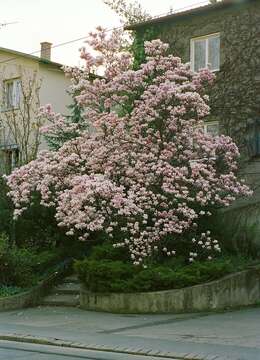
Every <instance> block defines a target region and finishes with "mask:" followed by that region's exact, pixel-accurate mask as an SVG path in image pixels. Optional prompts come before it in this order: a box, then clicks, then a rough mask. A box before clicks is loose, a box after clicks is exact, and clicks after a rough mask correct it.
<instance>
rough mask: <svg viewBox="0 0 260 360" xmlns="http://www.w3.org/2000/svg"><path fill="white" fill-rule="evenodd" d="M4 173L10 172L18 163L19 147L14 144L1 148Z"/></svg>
mask: <svg viewBox="0 0 260 360" xmlns="http://www.w3.org/2000/svg"><path fill="white" fill-rule="evenodd" d="M2 152H3V158H4V159H3V160H4V168H5V173H6V174H10V173H11V172H12V170H14V169H15V168H16V167H17V166H18V164H19V155H20V154H19V149H18V147H17V146H16V145H11V146H8V147H6V148H4V149H2Z"/></svg>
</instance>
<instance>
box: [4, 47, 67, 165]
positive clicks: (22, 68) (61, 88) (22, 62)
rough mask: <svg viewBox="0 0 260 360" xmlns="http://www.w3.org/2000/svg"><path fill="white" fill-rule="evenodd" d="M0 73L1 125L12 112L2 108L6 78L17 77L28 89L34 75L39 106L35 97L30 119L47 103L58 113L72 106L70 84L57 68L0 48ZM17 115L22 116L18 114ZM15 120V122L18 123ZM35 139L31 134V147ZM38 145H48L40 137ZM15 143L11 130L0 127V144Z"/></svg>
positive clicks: (9, 117)
mask: <svg viewBox="0 0 260 360" xmlns="http://www.w3.org/2000/svg"><path fill="white" fill-rule="evenodd" d="M0 74H1V76H0V82H1V87H0V99H1V104H2V108H1V113H0V118H1V120H2V123H3V124H4V123H6V121H7V120H8V119H12V115H11V112H10V111H6V109H4V104H3V100H4V96H3V91H2V89H3V86H2V84H3V82H4V81H5V80H9V79H14V78H20V79H21V81H22V83H23V84H25V85H26V86H27V85H28V84H29V81H30V80H31V79H32V78H33V76H34V74H36V77H37V83H38V84H41V85H40V90H39V104H38V99H36V96H35V102H34V104H35V103H36V102H37V106H35V105H34V106H32V107H31V108H32V113H33V114H34V115H33V117H34V116H35V114H36V113H37V109H38V107H39V106H43V105H46V104H51V105H52V107H53V109H54V111H55V112H57V113H62V114H67V113H68V109H67V106H68V105H69V104H71V102H72V99H71V98H70V97H69V95H68V94H67V92H66V90H67V89H68V86H69V84H70V81H69V79H68V78H66V77H65V75H64V72H63V71H62V70H61V69H60V68H59V67H58V66H56V65H52V64H47V63H41V62H39V61H38V59H31V58H29V57H26V56H22V55H19V54H18V55H16V54H14V53H12V52H10V53H9V52H8V51H1V49H0ZM16 114H19V111H16ZM16 116H17V115H16ZM18 116H20V117H21V114H19V115H18ZM20 120H21V119H19V123H20V124H22V120H21V121H20ZM8 121H9V120H8ZM10 121H11V120H10ZM15 121H16V122H17V120H15ZM32 121H33V119H32ZM34 138H35V136H34V133H33V131H32V132H31V135H30V143H31V144H33V141H34V140H33V139H34ZM40 142H41V143H40V147H39V150H42V149H46V148H47V144H46V142H45V141H44V138H43V137H42V136H41V140H40ZM16 143H17V141H16V140H15V137H14V135H13V133H12V131H11V130H10V127H9V126H4V127H2V129H1V139H0V144H2V145H5V146H6V145H7V144H16ZM18 146H19V148H20V149H21V144H18ZM22 151H23V150H22ZM0 162H1V164H3V160H0ZM1 164H0V165H1ZM3 167H5V165H3ZM0 171H1V172H4V169H2V168H1V169H0Z"/></svg>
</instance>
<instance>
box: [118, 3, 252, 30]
mask: <svg viewBox="0 0 260 360" xmlns="http://www.w3.org/2000/svg"><path fill="white" fill-rule="evenodd" d="M253 1H256V0H240V1H239V0H222V1H219V2H217V3H216V4H207V5H203V6H198V7H195V8H192V9H188V10H185V11H180V12H175V13H172V14H169V15H165V16H159V17H154V18H152V19H149V20H146V21H143V22H139V23H135V24H131V25H126V26H125V27H124V29H125V30H136V29H138V28H142V27H145V26H147V25H152V24H157V23H162V22H165V21H169V20H171V19H177V18H182V17H186V16H187V17H188V16H192V15H197V14H203V13H204V12H207V11H214V10H219V9H225V8H228V7H232V6H239V5H242V4H243V3H247V2H253Z"/></svg>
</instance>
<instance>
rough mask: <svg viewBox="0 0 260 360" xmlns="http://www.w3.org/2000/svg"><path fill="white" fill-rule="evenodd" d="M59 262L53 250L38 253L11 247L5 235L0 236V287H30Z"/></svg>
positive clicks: (32, 250) (57, 255)
mask: <svg viewBox="0 0 260 360" xmlns="http://www.w3.org/2000/svg"><path fill="white" fill-rule="evenodd" d="M59 261H60V255H59V253H58V252H56V251H55V249H51V250H49V251H44V252H39V253H38V252H36V251H35V250H34V249H25V248H18V247H17V246H14V245H13V246H12V245H11V244H10V243H9V240H8V237H7V236H6V235H4V234H2V235H1V236H0V286H5V287H9V286H11V287H22V288H26V287H30V286H32V285H34V284H36V283H37V281H38V280H39V279H40V277H41V276H42V274H44V273H45V272H48V270H49V268H50V267H52V266H54V264H56V263H58V262H59Z"/></svg>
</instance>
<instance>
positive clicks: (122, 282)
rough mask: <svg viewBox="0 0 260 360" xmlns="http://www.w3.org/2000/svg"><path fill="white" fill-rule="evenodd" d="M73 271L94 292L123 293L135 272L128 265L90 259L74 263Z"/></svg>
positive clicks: (119, 262)
mask: <svg viewBox="0 0 260 360" xmlns="http://www.w3.org/2000/svg"><path fill="white" fill-rule="evenodd" d="M75 270H76V272H77V273H78V276H79V279H80V280H81V281H82V282H83V283H84V284H85V285H86V286H87V287H88V289H89V290H91V291H94V292H95V291H98V292H111V291H112V292H115V291H123V289H124V288H127V280H129V279H130V278H131V277H132V276H133V273H134V272H135V271H134V269H133V266H132V265H131V264H130V263H123V262H122V261H111V260H103V261H98V260H92V259H91V260H89V259H85V260H78V261H76V262H75Z"/></svg>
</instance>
